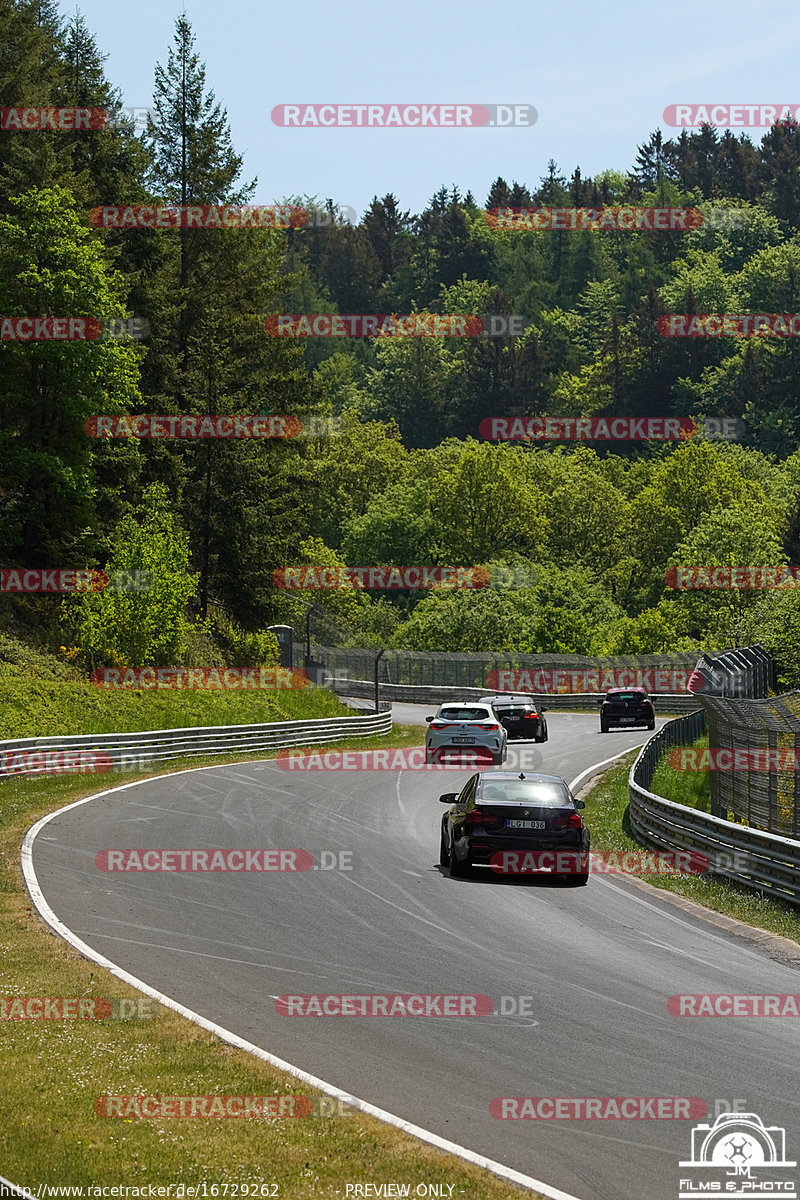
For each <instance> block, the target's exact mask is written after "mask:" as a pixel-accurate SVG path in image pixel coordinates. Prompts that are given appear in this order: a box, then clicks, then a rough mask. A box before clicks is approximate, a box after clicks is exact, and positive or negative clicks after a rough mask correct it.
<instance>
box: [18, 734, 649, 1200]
mask: <svg viewBox="0 0 800 1200" xmlns="http://www.w3.org/2000/svg"><path fill="white" fill-rule="evenodd" d="M624 753H628V752H627V751H624ZM256 761H257V760H256ZM264 761H267V762H268V761H270V760H269V759H266V760H264ZM609 761H610V760H609ZM220 765H222V766H230V765H232V764H229V763H225V764H220ZM216 769H217V768H216V767H214V766H211V767H188V768H187V769H186V770H182V771H170V772H168V773H167V775H158V776H153V777H152V779H165V778H169V777H170V776H172V775H188V774H190V773H191V772H192V771H210V770H216ZM152 779H147V780H137V781H136V782H135V783H125V784H121V785H120V786H119V787H116V788H107V789H106V790H105V791H104V792H98V793H96V794H95V795H93V796H85V797H84V798H83V799H82V800H75V801H73V803H72V804H67V805H65V806H64V807H63V808H58V809H56V810H55V811H54V812H51V813H47V814H46V815H45V816H44V817H41V818H40V819H39V820H38V821H37V822H36V824H35V825H33V826H32V827H31V828H30V829H29V830H28V832H27V833H26V834H25V838H24V840H23V843H22V854H21V865H22V873H23V876H24V878H25V885H26V887H27V889H28V892H29V894H30V897H31V900H32V902H33V905H34V908H35V909H36V911H37V912H38V913H39V916H40V917H41V918H42V920H43V921H44V922H45V923H46V924H47V925H49V926H50V928H51V929H52V930H53V931H54V932H55V933H57V934H58V936H59V937H61V938H63V939H64V941H65V942H68V943H69V945H70V946H72V947H73V949H75V950H77V951H78V953H79V954H81V955H83V957H84V958H88V959H89V960H90V961H91V962H95V963H97V964H98V966H101V967H105V969H106V970H108V971H110V972H111V974H112V975H115V976H116V978H117V979H120V980H122V981H123V982H124V983H127V984H129V985H130V986H131V987H134V988H137V989H138V990H139V991H140V992H144V994H145V995H147V996H151V997H152V998H153V999H154V1000H157V1001H158V1003H159V1004H163V1005H164V1007H165V1008H171V1009H174V1011H175V1012H177V1013H180V1015H181V1016H182V1017H185V1018H186V1019H187V1020H189V1021H193V1022H194V1024H195V1025H199V1026H200V1027H201V1028H202V1029H206V1030H208V1031H209V1033H213V1034H216V1036H217V1037H218V1038H220V1039H221V1041H223V1042H228V1043H229V1045H231V1046H235V1047H236V1048H237V1049H239V1050H244V1051H246V1052H247V1053H248V1054H253V1055H255V1057H256V1058H260V1059H262V1060H263V1061H264V1062H268V1063H269V1064H270V1065H271V1066H273V1067H276V1068H277V1069H278V1070H280V1071H285V1072H286V1073H287V1074H289V1075H293V1076H294V1077H295V1078H296V1079H300V1080H302V1082H303V1083H307V1084H309V1086H311V1087H315V1088H316V1089H317V1090H318V1091H320V1092H324V1093H325V1094H326V1095H328V1096H333V1097H335V1098H336V1099H339V1100H344V1101H346V1102H347V1103H348V1104H349V1105H351V1106H352V1107H353V1108H357V1109H358V1110H359V1111H360V1112H363V1113H366V1114H367V1115H368V1116H371V1117H375V1118H376V1119H377V1120H379V1121H383V1122H384V1123H385V1124H386V1125H393V1126H394V1127H395V1129H400V1130H402V1132H403V1133H406V1134H409V1135H410V1136H411V1137H415V1138H418V1139H419V1141H421V1142H427V1143H428V1144H429V1145H431V1146H435V1147H436V1149H437V1150H444V1151H445V1152H446V1153H448V1154H454V1155H455V1156H456V1157H457V1158H461V1159H463V1160H464V1161H465V1162H468V1163H472V1164H473V1165H474V1166H477V1167H483V1168H484V1169H485V1170H487V1171H491V1173H492V1174H493V1175H498V1176H499V1177H500V1178H501V1179H507V1180H508V1181H509V1183H516V1184H519V1185H520V1187H524V1188H528V1189H529V1191H536V1192H540V1193H541V1195H543V1196H546V1197H548V1200H579V1197H577V1196H573V1195H572V1194H571V1193H569V1192H562V1191H561V1189H560V1188H554V1187H551V1186H550V1185H549V1184H547V1183H542V1181H541V1180H539V1179H534V1178H533V1176H532V1175H524V1174H522V1172H521V1171H515V1170H514V1169H513V1168H512V1167H507V1166H505V1165H504V1164H503V1163H499V1162H495V1160H494V1159H492V1158H485V1157H484V1156H483V1155H482V1154H476V1153H475V1151H474V1150H469V1149H467V1147H466V1146H459V1145H458V1143H457V1142H450V1141H448V1140H447V1139H446V1138H442V1137H439V1135H438V1134H437V1133H432V1132H431V1131H430V1130H428V1129H423V1128H422V1127H421V1126H419V1125H413V1124H412V1123H411V1122H410V1121H406V1120H404V1119H403V1118H402V1117H398V1116H396V1115H395V1114H394V1113H390V1112H388V1111H387V1110H386V1109H383V1108H378V1107H377V1106H376V1105H374V1104H370V1103H369V1101H367V1100H361V1099H360V1098H359V1097H358V1096H353V1095H351V1094H350V1093H349V1092H344V1091H342V1089H341V1088H337V1087H335V1086H334V1085H333V1084H331V1083H328V1082H327V1081H326V1080H324V1079H319V1078H318V1077H317V1076H316V1075H310V1074H309V1073H308V1072H307V1071H303V1070H301V1068H300V1067H296V1066H294V1065H293V1064H292V1063H289V1062H286V1061H285V1060H284V1059H282V1058H278V1057H277V1055H275V1054H270V1052H269V1051H268V1050H263V1049H262V1048H261V1047H260V1046H255V1045H254V1044H253V1043H252V1042H248V1041H246V1040H245V1039H244V1038H241V1037H239V1035H238V1034H236V1033H233V1032H232V1031H231V1030H229V1029H225V1028H224V1027H223V1026H222V1025H217V1024H216V1022H214V1021H209V1020H208V1019H207V1018H206V1017H203V1016H201V1015H200V1014H199V1013H196V1012H194V1011H193V1010H192V1009H190V1008H186V1007H185V1006H184V1005H183V1004H180V1003H179V1002H178V1001H177V1000H173V999H172V997H171V996H166V995H164V993H163V992H159V991H158V990H157V989H156V988H154V987H151V986H150V984H148V983H145V982H144V980H142V979H137V978H136V976H135V975H131V974H130V973H129V972H128V971H125V970H124V969H123V968H122V967H119V966H117V964H116V963H114V962H112V961H111V959H109V958H106V957H105V956H104V955H102V954H99V953H98V952H97V951H96V950H93V949H92V947H91V946H89V945H87V943H86V942H84V941H82V940H81V939H80V938H79V937H77V935H76V934H74V933H73V932H72V930H71V929H69V928H68V926H66V925H65V924H64V923H63V922H62V921H60V920H59V919H58V917H57V916H56V914H55V913H54V912H53V910H52V908H51V907H50V905H49V904H48V903H47V901H46V900H45V897H44V893H43V892H42V889H41V888H40V886H39V880H38V879H37V877H36V872H35V870H34V868H33V843H34V841H35V839H36V835H37V834H38V833H39V831H40V830H41V829H44V827H45V825H47V824H48V823H49V822H50V821H51V820H52V819H53V818H54V817H59V816H61V815H62V813H65V812H69V811H70V809H73V808H79V807H80V806H81V805H83V804H88V803H89V801H90V800H98V799H100V797H101V796H109V795H112V794H113V793H114V792H118V791H124V790H126V789H127V788H130V787H136V786H137V784H139V783H149V782H152Z"/></svg>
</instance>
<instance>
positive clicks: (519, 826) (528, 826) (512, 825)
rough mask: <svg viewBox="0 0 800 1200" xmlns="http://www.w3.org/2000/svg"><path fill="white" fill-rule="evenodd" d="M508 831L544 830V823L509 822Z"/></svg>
mask: <svg viewBox="0 0 800 1200" xmlns="http://www.w3.org/2000/svg"><path fill="white" fill-rule="evenodd" d="M508 828H509V829H544V821H509V822H508Z"/></svg>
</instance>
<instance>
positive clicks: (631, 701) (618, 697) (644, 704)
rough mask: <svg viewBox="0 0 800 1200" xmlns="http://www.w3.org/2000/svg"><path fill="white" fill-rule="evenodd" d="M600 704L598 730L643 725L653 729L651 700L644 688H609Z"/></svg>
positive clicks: (653, 716)
mask: <svg viewBox="0 0 800 1200" xmlns="http://www.w3.org/2000/svg"><path fill="white" fill-rule="evenodd" d="M599 704H600V732H601V733H608V731H609V730H610V729H632V728H635V727H636V726H637V725H644V726H645V728H646V729H655V727H656V715H655V712H654V711H653V702H652V700H651V699H650V697H649V696H648V694H647V692H646V690H645V689H644V688H609V690H608V691H607V692H606V696H605V699H604V700H600V701H599Z"/></svg>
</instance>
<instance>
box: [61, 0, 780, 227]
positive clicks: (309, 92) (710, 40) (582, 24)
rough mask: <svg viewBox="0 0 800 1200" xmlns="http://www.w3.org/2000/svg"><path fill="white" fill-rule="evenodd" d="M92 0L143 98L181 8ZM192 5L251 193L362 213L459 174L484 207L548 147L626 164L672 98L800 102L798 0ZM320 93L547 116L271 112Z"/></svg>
mask: <svg viewBox="0 0 800 1200" xmlns="http://www.w3.org/2000/svg"><path fill="white" fill-rule="evenodd" d="M79 7H80V10H81V11H82V12H83V14H84V16H85V17H86V19H87V22H88V24H89V26H90V28H91V30H92V32H93V33H94V34H95V36H96V38H97V41H98V46H99V48H100V50H101V51H102V52H104V53H106V54H108V56H109V57H108V60H107V62H106V71H107V73H108V76H109V78H110V79H111V81H112V82H113V83H115V84H116V85H117V86H118V87H119V88H120V89H121V90H122V93H123V96H124V102H125V103H126V104H127V105H130V106H134V107H148V106H149V104H150V102H151V99H152V92H153V66H154V63H155V62H156V61H160V62H162V63H166V58H167V49H168V47H169V46H170V45H171V43H172V37H173V32H174V22H175V18H176V16H177V15H178V13H179V12H180V11H181V9H180V8H179V7H177V6H176V7H175V8H170V7H169V6H168V5H164V4H163V3H160V2H158V3H157V2H156V0H136V4H135V5H132V6H131V7H128V6H127V5H124V4H122V5H120V4H114V3H109V2H108V0H79ZM62 11H63V12H64V13H65V14H66V13H68V12H70V11H72V9H71V7H68V6H67V5H64V7H63V9H62ZM185 11H186V13H187V15H188V17H189V19H190V21H191V22H192V26H193V29H194V32H195V34H196V43H195V49H196V51H197V53H198V54H199V56H200V58H201V59H202V60H203V61H205V63H206V68H207V82H208V84H209V86H210V87H212V88H213V90H214V91H215V92H216V95H217V99H218V100H219V101H221V103H222V104H223V105H224V106H225V108H227V110H228V117H229V120H230V124H231V130H232V134H233V142H234V146H235V148H236V150H237V151H238V152H239V153H243V154H244V156H245V178H247V179H251V178H252V177H253V176H258V180H259V183H258V189H257V193H256V195H255V196H254V198H253V199H254V202H256V203H271V202H272V201H274V200H279V199H281V198H283V197H285V196H288V195H295V194H298V195H311V196H318V197H320V198H321V199H325V198H327V197H331V198H332V199H334V200H336V201H338V202H339V203H340V204H342V205H347V206H349V207H352V208H354V209H356V210H357V213H358V215H359V217H360V216H361V214H362V213H363V211H364V209H365V208H366V207H367V206H368V205H369V202H370V200H371V199H372V197H373V195H378V196H383V195H385V194H386V193H387V192H393V193H394V194H395V196H396V197H397V198H398V200H399V202H400V205H401V207H402V208H404V209H410V210H411V211H412V212H419V211H420V210H421V209H422V208H423V207H424V206H425V204H426V202H427V200H428V199H429V198H430V196H431V195H432V193H433V192H434V191H435V190H436V189H437V188H439V187H440V186H441V185H442V184H444V185H446V186H448V187H449V186H450V185H452V184H453V183H455V184H457V186H458V187H459V189H460V190H461V191H462V193H463V192H465V191H466V190H467V189H471V190H472V192H473V194H474V195H475V197H476V199H477V201H478V202H479V203H481V204H483V203H484V202H485V200H486V195H487V192H488V189H489V187H490V185H491V183H492V181H493V180H494V179H495V178H497V176H498V175H502V176H503V177H504V178H505V179H506V180H508V182H509V183H510V182H511V181H512V180H513V179H516V180H518V181H519V182H520V183H525V184H527V185H528V186H535V185H536V184H538V181H539V179H540V177H541V176H542V175H544V174H546V171H547V162H548V160H549V159H550V158H553V159H555V160H556V162H557V163H558V164H559V166H560V168H561V171H562V173H563V174H565V175H570V174H571V173H572V171H573V170H574V168H575V166H578V165H579V166H580V168H581V170H582V172H583V173H584V175H594V174H596V173H597V172H599V171H602V170H604V169H606V168H614V169H617V170H623V171H625V170H628V169H629V168H630V167H631V166H632V164H633V161H634V158H635V155H636V147H637V145H639V144H641V143H642V142H643V141H645V140H646V139H647V137H648V136H649V135H650V133H651V132H652V131H653V130H654V129H656V128H659V127H660V128H662V129H663V130H664V132H665V134H666V135H668V136H669V135H670V131H669V130H668V129H667V127H666V126H665V125H664V122H663V118H662V113H663V110H664V108H665V107H666V106H667V105H669V104H674V103H720V104H725V103H728V104H734V103H742V104H761V103H775V104H792V105H795V106H797V105H800V78H798V72H797V60H798V42H800V11H797V10H795V11H793V8H792V6H791V5H785V6H781V7H778V6H775V5H772V6H767V7H764V8H760V7H759V6H758V5H757V4H754V3H753V2H752V0H748V2H745V0H726V2H725V3H718V4H713V5H700V4H697V3H696V2H693V3H674V2H673V3H669V4H664V3H656V4H648V3H647V0H640V2H639V3H638V4H631V3H628V4H622V3H611V4H603V3H600V2H589V0H568V2H567V3H558V2H555V0H549V2H544V3H543V2H542V0H526V2H525V3H514V4H490V3H487V2H486V0H459V2H458V3H449V4H446V3H441V2H439V3H436V2H433V3H431V2H427V3H422V2H420V0H402V2H399V3H391V4H387V3H380V2H379V0H378V2H377V3H376V0H369V2H368V3H363V2H361V0H350V2H349V3H341V0H337V2H333V0H331V2H323V0H304V2H303V3H300V4H291V3H286V4H284V5H276V4H271V3H269V2H268V0H226V2H225V3H220V2H219V0H186V9H185ZM323 102H328V103H339V104H346V103H363V104H366V103H375V104H377V103H386V104H389V103H403V104H414V103H417V104H422V103H428V104H430V103H434V102H436V103H442V104H444V103H452V104H455V103H484V104H488V103H518V104H519V103H525V104H532V105H533V106H534V107H535V108H536V110H537V112H538V120H537V122H536V124H535V125H533V126H532V127H530V128H509V129H450V130H448V129H424V130H422V129H419V130H417V129H396V128H395V129H383V130H382V129H358V128H350V129H346V128H338V129H327V130H323V129H319V130H317V129H309V128H305V129H287V128H279V127H277V126H275V125H273V123H272V120H271V116H270V114H271V110H272V108H273V106H274V105H276V104H283V103H300V104H306V103H308V104H312V103H323ZM762 132H763V131H758V130H756V131H753V134H752V135H751V136H753V138H754V140H756V141H757V140H758V139H759V138H760V137H761V134H762ZM115 199H117V198H112V197H109V202H111V201H112V200H115ZM119 199H120V200H124V197H120V198H119Z"/></svg>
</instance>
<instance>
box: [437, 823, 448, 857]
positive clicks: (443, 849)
mask: <svg viewBox="0 0 800 1200" xmlns="http://www.w3.org/2000/svg"><path fill="white" fill-rule="evenodd" d="M439 865H440V866H442V867H448V866H449V865H450V851H449V850H448V849H447V827H446V826H445V823H444V821H442V836H441V839H440V840H439Z"/></svg>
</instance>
